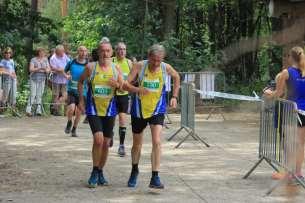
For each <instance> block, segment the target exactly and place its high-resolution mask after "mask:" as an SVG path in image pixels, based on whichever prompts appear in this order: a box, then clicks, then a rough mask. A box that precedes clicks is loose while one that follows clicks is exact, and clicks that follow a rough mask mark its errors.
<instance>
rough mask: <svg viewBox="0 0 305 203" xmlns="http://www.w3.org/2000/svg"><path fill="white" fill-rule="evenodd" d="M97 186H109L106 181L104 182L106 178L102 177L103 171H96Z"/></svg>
mask: <svg viewBox="0 0 305 203" xmlns="http://www.w3.org/2000/svg"><path fill="white" fill-rule="evenodd" d="M97 184H98V185H103V186H107V185H109V184H108V181H107V180H106V178H105V177H104V174H103V171H102V170H99V171H98V182H97Z"/></svg>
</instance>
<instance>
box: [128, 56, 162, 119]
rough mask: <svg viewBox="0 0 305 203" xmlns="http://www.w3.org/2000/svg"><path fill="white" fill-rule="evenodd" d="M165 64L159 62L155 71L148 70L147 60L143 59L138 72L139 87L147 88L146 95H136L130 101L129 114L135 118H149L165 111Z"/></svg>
mask: <svg viewBox="0 0 305 203" xmlns="http://www.w3.org/2000/svg"><path fill="white" fill-rule="evenodd" d="M166 76H167V73H166V65H165V63H163V62H162V63H161V65H160V69H159V70H158V71H157V72H154V73H152V72H150V71H149V69H148V61H147V60H145V61H144V63H143V67H142V68H141V71H140V73H139V77H138V80H139V87H144V88H146V89H148V90H149V93H148V94H146V95H138V94H137V95H136V97H135V99H134V100H133V101H132V107H131V116H133V117H137V118H144V119H146V118H150V117H152V116H154V115H158V114H165V113H166V106H167V104H166V92H165V79H166Z"/></svg>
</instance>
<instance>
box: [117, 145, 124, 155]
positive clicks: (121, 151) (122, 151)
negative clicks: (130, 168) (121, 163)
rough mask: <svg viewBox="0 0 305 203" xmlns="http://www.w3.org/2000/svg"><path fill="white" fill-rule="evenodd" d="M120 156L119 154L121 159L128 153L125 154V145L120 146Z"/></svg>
mask: <svg viewBox="0 0 305 203" xmlns="http://www.w3.org/2000/svg"><path fill="white" fill-rule="evenodd" d="M118 154H119V156H120V157H124V156H125V154H126V153H125V147H124V145H120V146H119V149H118Z"/></svg>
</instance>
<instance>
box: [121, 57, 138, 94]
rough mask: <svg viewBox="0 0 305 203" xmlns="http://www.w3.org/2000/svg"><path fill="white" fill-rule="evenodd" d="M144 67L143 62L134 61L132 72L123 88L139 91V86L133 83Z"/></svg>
mask: <svg viewBox="0 0 305 203" xmlns="http://www.w3.org/2000/svg"><path fill="white" fill-rule="evenodd" d="M141 67H142V62H139V63H134V64H133V66H132V69H131V70H130V73H129V75H128V77H127V81H125V82H124V85H123V89H124V90H127V91H129V92H138V91H139V88H138V87H135V86H134V85H132V82H133V81H134V80H135V79H136V78H137V76H138V74H139V72H140V70H141Z"/></svg>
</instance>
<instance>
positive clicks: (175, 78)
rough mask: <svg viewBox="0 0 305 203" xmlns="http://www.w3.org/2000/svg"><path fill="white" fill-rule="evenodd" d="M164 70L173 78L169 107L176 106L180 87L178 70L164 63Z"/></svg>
mask: <svg viewBox="0 0 305 203" xmlns="http://www.w3.org/2000/svg"><path fill="white" fill-rule="evenodd" d="M166 71H167V73H168V74H169V75H170V76H171V77H172V78H173V81H174V87H173V96H172V98H171V100H170V104H169V105H170V107H173V108H176V107H177V99H178V95H179V89H180V76H179V74H178V72H177V71H176V70H175V69H174V68H173V67H172V66H171V65H169V64H166Z"/></svg>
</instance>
